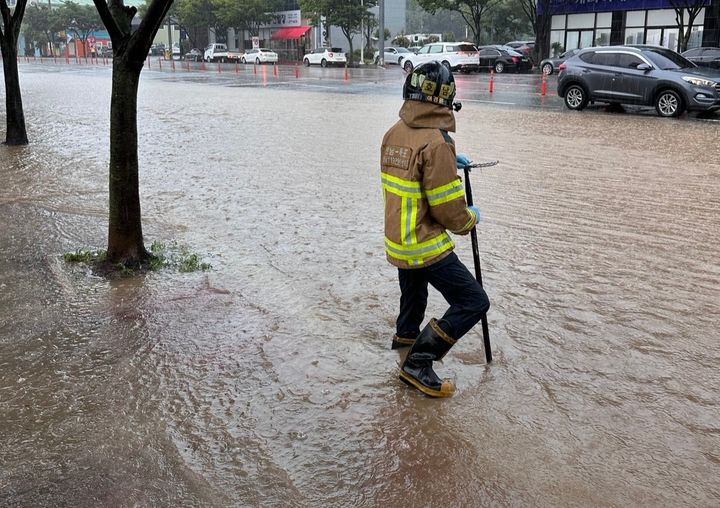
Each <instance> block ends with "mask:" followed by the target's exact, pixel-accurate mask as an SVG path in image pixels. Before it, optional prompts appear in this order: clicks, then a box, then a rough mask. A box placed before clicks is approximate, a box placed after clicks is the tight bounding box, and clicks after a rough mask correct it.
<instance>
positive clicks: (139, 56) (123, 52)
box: [0, 0, 173, 266]
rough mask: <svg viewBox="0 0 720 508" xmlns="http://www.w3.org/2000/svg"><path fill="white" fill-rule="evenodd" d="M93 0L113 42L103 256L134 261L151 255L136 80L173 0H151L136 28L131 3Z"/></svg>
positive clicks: (129, 263)
mask: <svg viewBox="0 0 720 508" xmlns="http://www.w3.org/2000/svg"><path fill="white" fill-rule="evenodd" d="M0 1H3V0H0ZM93 2H94V3H95V7H96V8H97V11H98V13H99V14H100V17H101V18H102V21H103V23H104V24H105V28H106V29H107V31H108V34H110V40H111V41H112V47H113V73H112V97H111V100H110V200H109V208H110V211H109V221H108V248H107V261H108V262H109V263H113V264H115V263H122V264H124V265H126V266H137V265H141V264H142V263H143V262H144V261H146V260H148V259H149V258H150V254H149V253H148V251H147V250H146V249H145V246H144V244H143V235H142V223H141V215H140V189H139V181H138V172H139V167H138V166H139V164H138V129H137V93H138V84H139V82H140V72H141V71H142V68H143V64H144V62H145V58H146V57H147V54H148V51H150V45H151V44H152V41H153V39H154V38H155V35H156V34H157V32H158V30H159V29H160V26H161V25H162V22H163V20H164V19H165V16H166V15H167V13H168V10H169V9H170V6H171V5H172V2H173V0H152V2H151V3H150V4H149V6H148V9H147V12H146V13H145V17H144V18H143V19H142V21H141V22H140V25H139V26H138V27H137V29H136V30H133V29H132V20H133V18H134V17H135V14H136V12H137V9H136V8H135V7H126V6H125V5H124V3H123V0H107V2H106V0H93Z"/></svg>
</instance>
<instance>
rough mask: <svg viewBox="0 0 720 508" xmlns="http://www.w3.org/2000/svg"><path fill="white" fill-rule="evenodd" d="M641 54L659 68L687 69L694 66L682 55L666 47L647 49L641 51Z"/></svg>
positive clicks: (666, 69)
mask: <svg viewBox="0 0 720 508" xmlns="http://www.w3.org/2000/svg"><path fill="white" fill-rule="evenodd" d="M643 54H644V55H645V56H647V57H648V58H649V59H650V60H651V61H652V63H654V64H655V65H657V66H658V67H659V68H660V69H662V70H665V71H668V70H674V69H688V68H690V67H695V64H694V63H692V62H691V61H690V60H688V59H687V58H685V57H684V56H682V55H678V54H677V53H675V52H674V51H668V50H666V49H660V48H657V49H647V50H645V51H643Z"/></svg>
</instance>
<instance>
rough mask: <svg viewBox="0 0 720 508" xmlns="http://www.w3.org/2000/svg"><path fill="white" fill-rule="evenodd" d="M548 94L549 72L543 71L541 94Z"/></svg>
mask: <svg viewBox="0 0 720 508" xmlns="http://www.w3.org/2000/svg"><path fill="white" fill-rule="evenodd" d="M546 94H547V74H545V73H543V77H542V84H541V85H540V95H542V96H544V95H546Z"/></svg>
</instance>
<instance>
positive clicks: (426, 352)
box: [400, 319, 456, 397]
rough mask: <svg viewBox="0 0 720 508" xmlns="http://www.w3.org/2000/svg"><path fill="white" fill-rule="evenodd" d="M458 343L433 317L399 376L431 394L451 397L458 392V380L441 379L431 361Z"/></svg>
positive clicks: (417, 340) (406, 359)
mask: <svg viewBox="0 0 720 508" xmlns="http://www.w3.org/2000/svg"><path fill="white" fill-rule="evenodd" d="M455 342H456V340H455V339H453V338H452V337H450V336H449V335H448V334H446V333H445V332H444V331H443V330H442V329H441V328H440V326H439V325H438V323H437V321H436V320H434V319H431V320H430V322H429V323H428V324H427V326H426V327H425V328H424V329H423V331H422V332H420V335H418V338H417V339H416V340H415V344H413V346H412V348H411V349H410V351H409V352H408V355H407V357H406V358H405V362H404V363H403V365H402V367H401V368H400V379H401V380H402V381H403V382H405V383H407V384H409V385H410V386H414V387H415V388H417V389H418V390H420V391H421V392H423V393H424V394H425V395H428V396H430V397H450V396H451V395H452V394H453V393H455V383H453V382H452V381H451V380H449V379H444V380H442V379H440V378H439V377H438V375H437V374H435V371H434V370H433V368H432V362H436V361H438V360H440V359H441V358H442V357H444V356H445V354H446V353H447V352H448V351H449V350H450V348H451V347H453V345H455Z"/></svg>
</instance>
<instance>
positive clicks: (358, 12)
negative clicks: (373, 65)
mask: <svg viewBox="0 0 720 508" xmlns="http://www.w3.org/2000/svg"><path fill="white" fill-rule="evenodd" d="M375 5H377V2H376V0H365V2H364V4H363V5H361V4H360V2H359V1H358V0H300V8H301V9H302V10H303V11H305V12H311V13H314V15H313V16H312V18H313V21H314V22H317V21H318V18H319V17H320V16H325V17H326V24H327V26H328V27H330V26H336V27H338V28H339V29H340V30H341V31H342V33H343V35H344V36H345V38H346V39H347V41H348V46H349V47H350V52H349V56H350V64H352V63H353V58H354V55H353V34H356V33H359V32H360V20H362V19H364V18H365V17H366V16H367V11H368V9H370V8H372V7H375Z"/></svg>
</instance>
